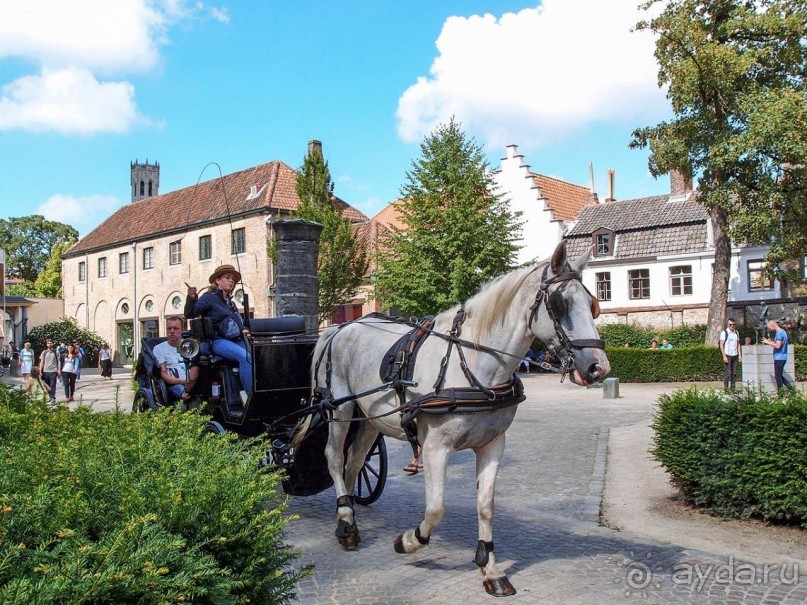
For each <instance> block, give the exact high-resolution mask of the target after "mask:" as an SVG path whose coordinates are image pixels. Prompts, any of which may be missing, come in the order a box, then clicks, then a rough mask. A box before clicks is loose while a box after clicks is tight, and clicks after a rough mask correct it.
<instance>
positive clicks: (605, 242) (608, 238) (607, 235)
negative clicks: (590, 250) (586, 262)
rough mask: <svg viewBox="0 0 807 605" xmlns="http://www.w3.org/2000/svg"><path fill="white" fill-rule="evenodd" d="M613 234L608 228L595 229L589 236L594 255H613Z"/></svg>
mask: <svg viewBox="0 0 807 605" xmlns="http://www.w3.org/2000/svg"><path fill="white" fill-rule="evenodd" d="M614 236H615V234H614V232H613V231H611V230H610V229H604V228H603V229H597V230H596V231H595V232H594V233H593V234H592V236H591V237H592V242H591V243H592V244H594V256H613V254H614Z"/></svg>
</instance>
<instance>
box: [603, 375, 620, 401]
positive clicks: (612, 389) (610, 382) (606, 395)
mask: <svg viewBox="0 0 807 605" xmlns="http://www.w3.org/2000/svg"><path fill="white" fill-rule="evenodd" d="M602 398H603V399H619V378H606V379H605V380H603V381H602Z"/></svg>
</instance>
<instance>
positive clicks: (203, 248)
mask: <svg viewBox="0 0 807 605" xmlns="http://www.w3.org/2000/svg"><path fill="white" fill-rule="evenodd" d="M212 256H213V244H212V242H211V239H210V236H209V235H202V236H200V237H199V260H208V259H209V258H211V257H212Z"/></svg>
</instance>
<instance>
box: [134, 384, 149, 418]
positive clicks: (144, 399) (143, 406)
mask: <svg viewBox="0 0 807 605" xmlns="http://www.w3.org/2000/svg"><path fill="white" fill-rule="evenodd" d="M149 410H151V406H150V405H149V397H148V394H147V393H146V392H145V391H143V390H142V389H141V390H139V391H138V392H137V393H135V396H134V401H132V413H133V414H142V413H144V412H148V411H149Z"/></svg>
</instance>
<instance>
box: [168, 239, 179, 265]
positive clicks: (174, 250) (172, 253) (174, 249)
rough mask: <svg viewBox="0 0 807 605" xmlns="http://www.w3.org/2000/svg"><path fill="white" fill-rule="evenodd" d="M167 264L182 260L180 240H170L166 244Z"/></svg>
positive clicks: (176, 263)
mask: <svg viewBox="0 0 807 605" xmlns="http://www.w3.org/2000/svg"><path fill="white" fill-rule="evenodd" d="M168 252H169V254H168V264H169V265H178V264H179V263H181V262H182V242H171V243H170V244H168Z"/></svg>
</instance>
